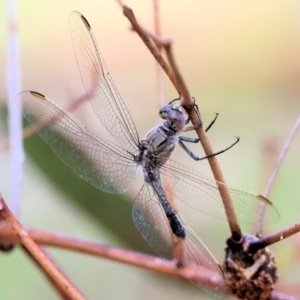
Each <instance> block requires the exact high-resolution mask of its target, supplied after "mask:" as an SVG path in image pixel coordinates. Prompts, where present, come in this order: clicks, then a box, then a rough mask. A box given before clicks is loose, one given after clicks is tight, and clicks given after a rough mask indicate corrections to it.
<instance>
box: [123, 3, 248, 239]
mask: <svg viewBox="0 0 300 300" xmlns="http://www.w3.org/2000/svg"><path fill="white" fill-rule="evenodd" d="M123 14H124V15H125V16H126V17H127V18H128V20H129V21H130V23H131V25H132V27H133V29H134V30H135V31H136V32H137V33H138V35H139V36H140V38H141V39H142V41H143V42H144V43H145V45H146V46H147V47H148V49H149V50H150V52H151V53H152V55H153V56H154V57H155V58H156V60H157V62H158V63H159V64H160V65H161V66H162V68H163V69H164V70H165V65H166V64H165V62H164V60H161V59H158V57H159V58H161V56H160V55H159V53H158V51H157V49H156V48H155V47H154V45H153V43H152V42H151V40H150V39H149V36H150V37H151V38H152V39H153V40H154V42H155V43H156V44H157V45H161V46H162V47H164V49H165V51H166V54H167V57H168V60H169V62H170V66H171V68H172V70H173V72H174V73H173V72H172V74H173V75H172V77H170V76H169V78H170V79H171V81H172V83H173V85H174V87H175V88H176V90H177V91H178V93H179V94H180V96H181V105H182V106H183V107H185V109H186V110H187V113H188V116H189V118H190V119H191V122H192V124H193V125H198V124H199V123H200V122H201V120H199V118H200V116H199V115H198V113H197V112H196V110H195V109H194V108H193V104H194V103H193V101H192V99H191V97H190V94H189V91H188V88H187V87H186V84H185V83H184V80H183V77H182V76H181V74H180V72H179V70H178V68H177V65H176V63H175V60H174V57H173V55H172V50H171V42H170V41H168V40H165V39H162V38H160V37H157V36H155V35H150V34H149V33H148V32H147V31H145V30H144V29H142V28H141V26H140V25H139V24H138V22H137V21H136V19H135V16H134V14H133V11H132V9H130V8H129V7H127V6H123ZM165 71H166V70H165ZM166 73H167V75H169V74H171V73H170V71H169V69H168V72H166ZM196 132H197V135H198V137H199V139H200V142H201V144H202V147H203V149H204V152H205V154H206V155H211V154H213V153H214V151H213V148H212V146H211V143H210V141H209V139H208V137H207V135H206V133H205V131H204V130H203V128H199V129H197V130H196ZM208 161H209V164H210V167H211V169H212V172H213V175H214V178H215V179H216V181H217V183H218V188H219V191H220V195H221V198H222V201H223V205H224V208H225V212H226V215H227V219H228V223H229V227H230V230H231V234H232V239H233V240H234V241H237V242H239V241H240V240H241V238H242V233H241V229H240V226H239V223H238V219H237V217H236V214H235V211H234V207H233V204H232V201H231V197H230V194H229V192H228V190H227V188H226V184H225V179H224V176H223V174H222V171H221V168H220V166H219V163H218V161H217V158H216V157H211V158H209V159H208Z"/></svg>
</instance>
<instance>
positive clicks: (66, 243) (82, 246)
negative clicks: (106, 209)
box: [0, 225, 222, 289]
mask: <svg viewBox="0 0 300 300" xmlns="http://www.w3.org/2000/svg"><path fill="white" fill-rule="evenodd" d="M27 233H28V236H30V238H32V240H34V241H35V242H36V243H38V244H42V245H47V246H54V247H58V248H61V249H65V250H71V251H76V252H80V253H85V254H90V255H94V256H97V257H102V258H107V259H110V260H113V261H118V262H121V263H126V264H128V265H132V266H136V267H139V268H143V269H147V270H151V271H154V272H157V273H161V274H164V275H167V276H171V277H176V278H180V279H183V280H187V281H193V282H195V281H197V282H198V283H199V284H202V285H203V286H208V287H211V288H212V289H213V288H214V287H215V286H216V285H219V286H220V285H221V284H222V282H219V281H218V280H217V279H216V278H214V276H213V274H212V276H209V277H204V276H203V275H202V274H193V272H188V271H186V272H184V270H182V271H181V270H179V269H178V268H176V266H175V265H174V263H173V262H166V261H164V260H162V259H160V258H158V257H155V256H151V255H147V254H142V253H139V252H135V251H130V250H125V249H122V248H117V247H113V246H109V245H105V244H101V243H96V242H91V241H86V240H83V239H79V238H74V237H68V236H65V235H61V234H56V233H49V232H46V231H42V230H36V229H27ZM0 237H1V238H5V239H7V240H10V241H11V242H13V243H15V244H17V243H20V237H19V236H17V235H16V234H15V233H14V232H13V231H12V230H11V229H10V228H8V227H7V226H4V225H0Z"/></svg>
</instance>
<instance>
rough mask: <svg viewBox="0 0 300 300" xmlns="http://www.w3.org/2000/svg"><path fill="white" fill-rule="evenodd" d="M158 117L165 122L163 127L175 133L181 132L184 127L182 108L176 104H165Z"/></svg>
mask: <svg viewBox="0 0 300 300" xmlns="http://www.w3.org/2000/svg"><path fill="white" fill-rule="evenodd" d="M159 116H160V117H161V118H162V119H164V120H166V122H165V123H164V125H165V126H166V127H168V128H170V129H172V130H174V131H175V132H178V131H181V130H182V129H183V128H184V126H185V117H184V114H183V108H182V107H181V106H180V105H177V104H165V105H163V106H162V107H161V108H160V110H159Z"/></svg>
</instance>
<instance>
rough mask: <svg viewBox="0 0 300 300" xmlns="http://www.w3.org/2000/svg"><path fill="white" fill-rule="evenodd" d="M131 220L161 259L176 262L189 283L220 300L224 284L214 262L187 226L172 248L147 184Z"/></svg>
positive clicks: (162, 216)
mask: <svg viewBox="0 0 300 300" xmlns="http://www.w3.org/2000/svg"><path fill="white" fill-rule="evenodd" d="M132 217H133V221H134V223H135V225H136V227H137V228H138V230H139V231H140V233H141V234H142V236H143V238H144V239H145V240H146V241H147V243H148V244H149V245H150V246H151V247H152V248H153V249H154V251H156V252H157V254H158V255H159V256H160V257H161V258H163V259H165V260H166V261H167V262H169V263H172V264H174V263H175V262H174V260H176V261H177V262H176V265H177V266H178V268H179V270H180V272H183V273H184V274H185V275H186V276H187V278H189V280H190V281H191V282H192V283H194V284H195V285H197V286H198V287H199V288H201V289H202V290H204V291H205V292H207V293H209V294H210V295H212V296H214V297H216V298H220V299H221V298H223V296H224V294H225V288H226V283H225V281H224V278H223V275H222V271H221V269H220V266H219V265H218V263H217V261H216V260H215V258H214V257H213V256H212V254H211V253H210V252H209V250H208V249H207V248H206V246H205V245H204V244H203V243H202V242H201V241H200V240H199V239H198V238H197V236H196V235H195V234H193V233H192V231H191V230H190V229H189V228H188V227H186V226H184V227H185V230H186V237H185V238H184V239H179V243H178V241H177V243H176V246H175V247H174V242H175V240H174V238H175V239H176V237H174V235H173V234H172V231H171V229H170V226H169V223H168V220H167V218H166V215H165V213H164V211H163V209H162V207H161V205H160V203H159V200H158V199H157V196H156V194H155V193H154V191H153V190H152V188H150V187H149V186H148V185H147V184H144V185H143V187H142V189H141V191H140V192H139V194H138V196H137V198H136V200H135V202H134V206H133V211H132ZM177 239H178V238H177ZM178 254H180V257H181V258H180V262H179V261H178Z"/></svg>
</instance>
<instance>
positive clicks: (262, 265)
mask: <svg viewBox="0 0 300 300" xmlns="http://www.w3.org/2000/svg"><path fill="white" fill-rule="evenodd" d="M255 240H257V238H256V237H254V236H251V235H243V241H242V242H241V243H240V244H236V243H234V242H232V240H231V238H229V239H228V240H227V245H228V247H227V248H226V258H225V261H224V263H223V266H222V267H223V271H224V275H225V279H226V282H227V284H228V286H229V288H230V289H231V292H232V293H233V294H234V295H236V296H237V297H239V298H240V299H245V300H254V299H260V300H268V299H269V298H270V295H271V292H272V291H273V289H274V284H275V282H276V281H277V280H278V272H277V266H276V262H275V257H274V255H273V254H272V253H271V252H270V250H269V249H268V248H264V249H261V250H259V251H257V252H256V253H254V254H253V253H250V251H248V249H249V244H250V243H251V242H252V241H255Z"/></svg>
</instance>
